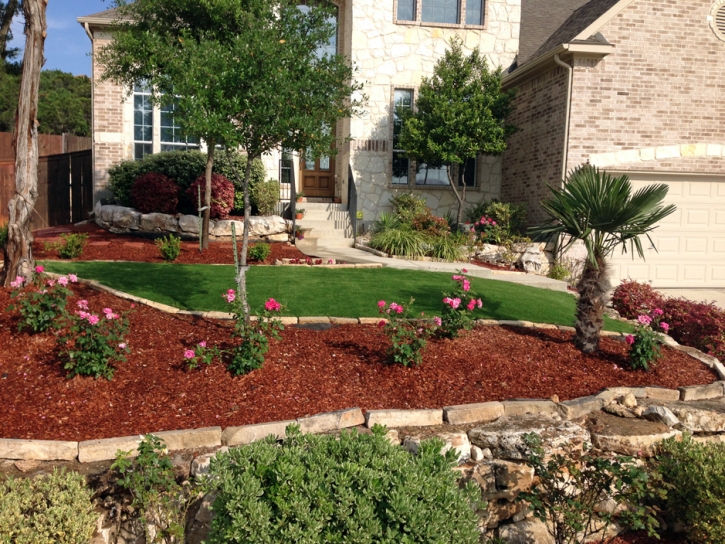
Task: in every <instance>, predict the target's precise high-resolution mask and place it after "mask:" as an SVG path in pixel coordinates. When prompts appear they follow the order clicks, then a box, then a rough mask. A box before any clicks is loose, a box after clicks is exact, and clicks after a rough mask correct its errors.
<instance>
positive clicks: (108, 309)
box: [103, 308, 113, 314]
mask: <svg viewBox="0 0 725 544" xmlns="http://www.w3.org/2000/svg"><path fill="white" fill-rule="evenodd" d="M103 313H104V314H112V313H113V310H111V309H110V308H103Z"/></svg>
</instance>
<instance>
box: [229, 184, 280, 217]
mask: <svg viewBox="0 0 725 544" xmlns="http://www.w3.org/2000/svg"><path fill="white" fill-rule="evenodd" d="M250 193H251V198H252V205H254V206H255V207H256V208H257V211H258V213H259V215H262V216H268V215H274V211H275V208H276V207H277V203H278V202H279V181H277V180H276V179H271V180H269V181H267V182H264V183H257V184H256V185H254V186H253V187H251V188H250ZM235 200H236V197H235Z"/></svg>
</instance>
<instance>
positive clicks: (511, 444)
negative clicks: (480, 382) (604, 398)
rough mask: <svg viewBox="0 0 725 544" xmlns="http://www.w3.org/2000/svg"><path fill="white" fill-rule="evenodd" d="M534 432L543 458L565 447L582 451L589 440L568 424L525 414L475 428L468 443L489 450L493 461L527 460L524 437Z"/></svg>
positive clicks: (527, 454) (527, 451)
mask: <svg viewBox="0 0 725 544" xmlns="http://www.w3.org/2000/svg"><path fill="white" fill-rule="evenodd" d="M529 433H534V434H536V435H538V436H539V437H540V438H541V442H542V447H543V448H544V454H545V455H546V456H548V455H551V454H552V453H557V452H560V451H562V450H563V449H564V447H572V448H581V446H582V444H583V443H585V442H588V441H589V438H590V437H589V433H588V432H587V430H586V429H584V428H583V427H581V426H579V425H576V424H575V423H572V422H571V421H561V418H559V417H558V416H547V415H543V414H540V415H526V416H514V417H508V416H505V417H502V418H500V419H498V420H497V421H495V422H493V423H489V424H487V425H482V426H481V427H476V428H475V429H471V430H470V431H469V432H468V438H469V439H470V441H471V444H474V445H476V446H478V447H479V448H481V449H485V448H488V449H490V450H491V453H492V454H493V457H494V458H496V459H510V460H521V461H523V460H526V459H527V458H528V456H529V454H530V451H529V448H528V447H527V446H526V444H525V443H524V435H526V434H529Z"/></svg>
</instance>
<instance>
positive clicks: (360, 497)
mask: <svg viewBox="0 0 725 544" xmlns="http://www.w3.org/2000/svg"><path fill="white" fill-rule="evenodd" d="M385 433H386V429H385V428H383V427H380V426H375V427H374V428H373V432H372V434H370V435H361V434H358V433H357V431H353V432H347V431H343V432H342V434H341V435H340V437H339V439H338V438H336V437H335V436H318V435H312V434H304V435H303V434H301V433H300V432H299V427H298V426H296V425H292V426H290V427H288V428H287V437H286V438H285V439H284V440H283V441H282V443H281V444H278V443H277V442H276V440H275V438H274V437H268V438H267V439H265V440H263V441H259V442H255V443H253V444H250V445H248V446H244V447H240V448H232V449H231V450H229V452H227V453H225V454H222V455H219V456H217V458H215V459H212V462H211V474H212V477H213V478H214V479H215V483H218V495H217V498H216V500H215V502H214V504H213V506H212V509H213V511H214V514H215V515H214V519H213V520H212V526H211V533H210V534H209V538H208V542H210V543H219V544H221V543H229V542H246V543H248V544H253V543H260V544H261V543H265V544H277V543H279V544H282V543H285V544H286V543H288V542H306V543H315V542H319V543H328V542H355V543H370V544H372V543H389V544H393V543H395V544H399V543H401V542H405V543H409V544H413V543H429V542H437V543H441V544H443V543H450V544H454V543H455V544H478V542H479V539H480V533H479V531H478V529H477V524H478V516H477V515H476V512H475V508H476V507H477V506H478V504H477V500H478V499H480V494H481V492H480V489H478V488H477V486H476V485H475V484H472V483H469V484H468V485H467V486H466V487H465V488H464V489H459V487H458V485H457V482H456V479H457V476H456V473H455V472H454V471H453V470H451V468H452V467H453V466H454V465H455V464H456V461H455V459H456V453H455V451H449V452H448V453H447V454H446V455H445V456H443V455H441V454H440V451H441V447H442V446H443V441H442V440H440V439H434V440H430V441H424V442H422V443H421V446H420V451H419V453H418V455H411V454H410V453H408V452H406V451H405V450H403V449H402V448H400V447H398V446H393V445H392V444H391V443H390V442H389V441H388V440H387V439H386V438H385Z"/></svg>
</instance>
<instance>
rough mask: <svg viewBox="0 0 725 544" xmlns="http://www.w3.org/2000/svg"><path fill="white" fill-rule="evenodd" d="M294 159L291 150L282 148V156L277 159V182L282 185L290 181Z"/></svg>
mask: <svg viewBox="0 0 725 544" xmlns="http://www.w3.org/2000/svg"><path fill="white" fill-rule="evenodd" d="M293 168H294V161H293V160H292V151H290V150H289V149H283V150H282V158H280V160H279V182H280V183H281V184H283V185H289V184H291V183H292V175H293V174H292V169H293Z"/></svg>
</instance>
